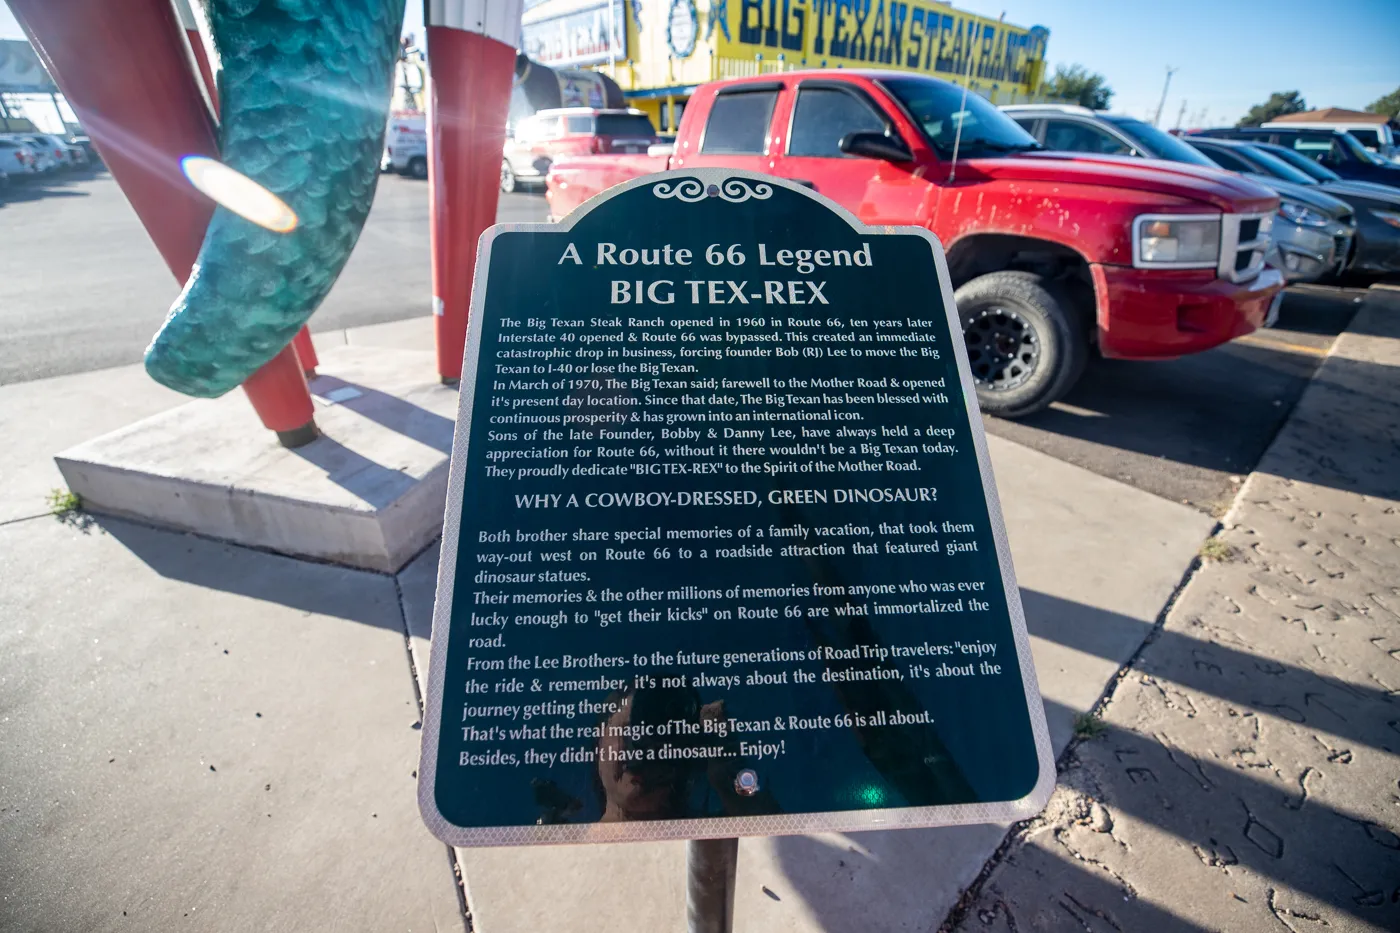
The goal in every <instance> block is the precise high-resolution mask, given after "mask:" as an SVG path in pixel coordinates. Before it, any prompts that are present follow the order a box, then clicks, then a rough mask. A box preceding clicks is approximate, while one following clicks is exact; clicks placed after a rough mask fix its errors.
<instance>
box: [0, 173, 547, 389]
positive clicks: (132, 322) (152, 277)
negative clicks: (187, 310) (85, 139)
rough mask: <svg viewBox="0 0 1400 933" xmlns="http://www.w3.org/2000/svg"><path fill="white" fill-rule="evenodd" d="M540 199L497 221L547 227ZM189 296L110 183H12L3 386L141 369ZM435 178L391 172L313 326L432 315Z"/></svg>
mask: <svg viewBox="0 0 1400 933" xmlns="http://www.w3.org/2000/svg"><path fill="white" fill-rule="evenodd" d="M544 215H545V208H544V198H543V197H542V196H541V195H540V194H538V193H533V194H529V193H526V194H511V195H502V196H501V206H500V210H499V212H498V213H497V219H498V220H500V221H503V222H504V221H524V220H540V221H542V220H544ZM179 292H180V287H179V285H178V284H177V283H176V282H175V279H174V278H173V277H172V276H171V275H170V273H169V271H167V270H166V268H165V265H164V263H163V262H162V261H161V259H160V255H159V254H158V253H157V252H156V249H155V247H154V246H153V245H152V244H151V240H150V237H148V236H147V235H146V233H145V231H144V230H143V229H142V228H141V224H140V221H138V220H137V218H136V214H135V212H134V211H133V210H132V209H131V207H130V205H129V204H127V202H126V199H125V198H124V197H123V196H122V193H121V191H120V190H119V189H118V188H117V185H116V183H115V182H114V181H112V179H111V176H109V175H107V174H105V173H99V174H97V175H57V176H52V180H51V181H46V182H44V183H42V184H32V183H21V184H14V185H12V186H11V190H10V192H9V195H8V203H7V204H5V205H4V206H3V207H0V385H6V384H8V383H12V382H25V381H28V380H30V379H42V378H45V377H48V376H62V375H67V374H69V373H80V372H88V371H90V370H94V369H105V368H107V367H110V366H120V365H123V364H126V363H134V362H137V361H139V360H140V359H141V354H142V352H143V351H144V350H145V349H146V345H147V344H148V343H149V342H150V339H151V336H152V335H153V334H154V333H155V332H156V329H157V328H158V327H159V326H160V323H161V321H162V320H163V319H164V318H165V313H166V311H167V310H168V309H169V308H170V303H171V302H172V301H173V300H174V299H175V296H176V295H178V294H179ZM431 302H432V288H431V282H430V265H429V258H428V186H427V183H426V182H422V181H416V180H414V179H410V178H403V177H400V176H397V175H383V176H381V178H380V183H379V192H378V195H377V196H376V198H375V202H374V209H373V210H372V211H371V213H370V218H369V222H368V223H367V224H366V225H365V229H364V232H363V233H362V234H361V237H360V243H359V245H358V246H357V247H356V249H355V252H354V254H353V255H352V256H351V258H350V262H349V263H348V264H347V265H346V267H345V271H344V272H343V273H342V274H341V277H340V280H339V281H338V282H336V285H335V288H334V289H333V290H332V291H331V294H330V296H329V297H327V299H326V302H325V304H324V305H322V307H321V308H320V310H318V311H317V312H316V315H315V317H313V318H312V319H311V329H312V330H313V331H321V330H338V329H343V328H346V327H358V326H360V325H363V324H378V323H381V322H384V321H397V320H402V319H403V318H406V317H414V316H417V315H422V314H428V313H430V311H431Z"/></svg>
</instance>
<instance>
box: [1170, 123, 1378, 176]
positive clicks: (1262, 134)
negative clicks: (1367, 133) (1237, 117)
mask: <svg viewBox="0 0 1400 933" xmlns="http://www.w3.org/2000/svg"><path fill="white" fill-rule="evenodd" d="M1190 135H1192V136H1207V137H1210V138H1213V139H1241V140H1244V141H1245V142H1251V143H1274V144H1275V145H1280V146H1288V147H1289V148H1291V149H1295V150H1297V151H1298V152H1300V153H1302V154H1303V155H1305V156H1308V157H1309V158H1312V159H1316V160H1317V161H1319V162H1321V163H1322V164H1323V165H1325V166H1327V167H1328V168H1330V169H1331V170H1332V171H1334V172H1336V173H1337V174H1338V175H1340V176H1342V177H1343V178H1350V179H1353V180H1355V181H1375V182H1379V183H1381V184H1383V185H1400V166H1397V165H1391V164H1390V163H1389V162H1387V161H1386V160H1385V159H1382V158H1381V157H1380V156H1378V155H1376V154H1375V153H1374V152H1371V151H1370V150H1368V149H1367V148H1366V147H1365V146H1363V145H1361V143H1359V142H1357V140H1356V137H1355V136H1352V135H1351V134H1350V133H1346V132H1343V131H1341V130H1313V129H1288V130H1281V129H1272V130H1266V129H1263V128H1261V127H1233V126H1232V127H1224V128H1221V129H1213V130H1193V131H1192V132H1191V134H1190Z"/></svg>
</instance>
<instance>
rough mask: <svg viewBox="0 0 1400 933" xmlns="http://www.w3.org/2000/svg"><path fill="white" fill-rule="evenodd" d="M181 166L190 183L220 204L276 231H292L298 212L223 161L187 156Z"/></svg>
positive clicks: (295, 224) (261, 225) (181, 161)
mask: <svg viewBox="0 0 1400 933" xmlns="http://www.w3.org/2000/svg"><path fill="white" fill-rule="evenodd" d="M180 169H181V171H183V172H184V173H185V177H186V178H188V179H189V180H190V184H192V185H194V186H195V188H197V189H199V191H200V192H201V193H203V194H204V195H206V196H207V197H208V198H209V199H210V200H212V201H213V202H214V203H216V204H218V205H219V206H220V207H222V208H224V209H226V210H230V211H233V213H235V214H237V215H238V216H239V217H242V218H243V219H244V220H247V221H249V222H250V223H255V224H257V225H258V226H259V227H263V228H264V229H267V230H271V231H273V232H274V233H291V232H292V231H293V230H295V229H296V228H297V215H296V212H295V211H293V210H292V209H291V208H290V207H288V206H287V204H286V202H285V201H283V200H282V199H281V198H279V197H278V196H277V195H275V194H273V193H272V192H271V191H268V190H267V189H266V188H264V187H263V186H262V185H260V184H258V183H257V182H255V181H253V179H251V178H249V177H248V176H247V175H244V174H242V173H240V172H236V171H234V170H233V169H231V168H229V167H228V166H227V165H224V164H223V163H222V162H218V161H215V160H214V159H210V158H207V157H205V156H185V157H184V158H183V159H181V160H180Z"/></svg>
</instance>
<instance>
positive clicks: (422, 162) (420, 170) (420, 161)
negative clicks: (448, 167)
mask: <svg viewBox="0 0 1400 933" xmlns="http://www.w3.org/2000/svg"><path fill="white" fill-rule="evenodd" d="M408 174H409V175H411V176H413V177H414V178H427V177H428V160H427V159H425V158H423V157H422V156H414V157H413V158H411V159H409V160H408Z"/></svg>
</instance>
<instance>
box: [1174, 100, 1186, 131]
mask: <svg viewBox="0 0 1400 933" xmlns="http://www.w3.org/2000/svg"><path fill="white" fill-rule="evenodd" d="M1184 116H1186V98H1184V97H1183V98H1182V99H1181V109H1180V110H1178V111H1177V112H1176V127H1175V128H1176V129H1178V130H1179V129H1181V118H1182V117H1184Z"/></svg>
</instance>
